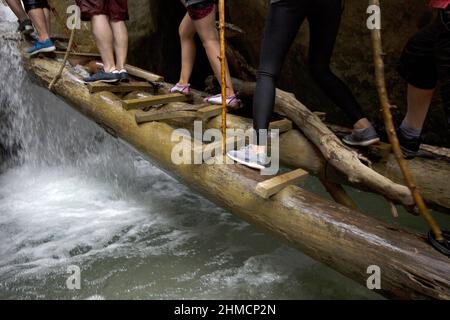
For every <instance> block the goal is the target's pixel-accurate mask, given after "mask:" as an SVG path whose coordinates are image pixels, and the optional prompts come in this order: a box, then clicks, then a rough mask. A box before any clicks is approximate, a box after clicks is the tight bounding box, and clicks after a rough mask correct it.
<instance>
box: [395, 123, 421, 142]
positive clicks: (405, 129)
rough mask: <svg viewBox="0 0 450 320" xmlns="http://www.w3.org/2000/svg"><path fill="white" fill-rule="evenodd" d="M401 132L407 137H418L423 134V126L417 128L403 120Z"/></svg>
mask: <svg viewBox="0 0 450 320" xmlns="http://www.w3.org/2000/svg"><path fill="white" fill-rule="evenodd" d="M400 132H401V133H402V135H403V136H404V137H405V138H408V139H418V138H420V135H421V134H422V128H415V127H413V126H410V125H409V124H407V123H406V122H405V121H403V122H402V124H401V125H400Z"/></svg>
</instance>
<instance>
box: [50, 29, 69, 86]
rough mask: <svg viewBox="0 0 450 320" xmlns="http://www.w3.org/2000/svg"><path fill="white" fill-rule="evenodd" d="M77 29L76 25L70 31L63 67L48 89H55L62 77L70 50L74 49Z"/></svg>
mask: <svg viewBox="0 0 450 320" xmlns="http://www.w3.org/2000/svg"><path fill="white" fill-rule="evenodd" d="M75 29H76V28H75V27H74V28H73V29H72V31H71V32H70V39H69V44H68V45H67V50H66V54H65V56H64V59H63V62H62V64H61V68H60V69H59V71H58V73H57V74H56V75H55V77H54V78H53V80H52V81H51V82H50V84H49V85H48V90H50V91H53V87H54V86H55V84H56V82H58V80H59V79H60V78H61V75H62V72H63V71H64V67H65V66H66V62H67V60H68V59H69V55H70V51H71V50H72V46H73V41H74V38H75Z"/></svg>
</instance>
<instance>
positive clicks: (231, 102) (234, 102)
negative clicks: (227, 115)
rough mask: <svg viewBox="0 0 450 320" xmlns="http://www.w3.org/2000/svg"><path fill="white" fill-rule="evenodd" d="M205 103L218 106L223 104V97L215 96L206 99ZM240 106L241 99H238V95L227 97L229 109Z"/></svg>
mask: <svg viewBox="0 0 450 320" xmlns="http://www.w3.org/2000/svg"><path fill="white" fill-rule="evenodd" d="M205 102H208V103H211V104H216V105H221V104H222V95H221V94H217V95H215V96H212V97H208V98H206V99H205ZM239 104H240V101H239V99H238V98H237V97H236V95H232V96H229V97H227V107H229V108H237V107H238V106H239Z"/></svg>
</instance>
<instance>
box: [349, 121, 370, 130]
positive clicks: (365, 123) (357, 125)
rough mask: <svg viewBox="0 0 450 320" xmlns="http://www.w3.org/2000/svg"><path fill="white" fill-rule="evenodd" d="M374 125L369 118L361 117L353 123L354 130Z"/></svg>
mask: <svg viewBox="0 0 450 320" xmlns="http://www.w3.org/2000/svg"><path fill="white" fill-rule="evenodd" d="M370 127H372V124H371V123H370V121H369V120H368V119H367V118H363V119H360V120H359V121H357V122H356V123H355V124H354V125H353V129H354V130H364V129H368V128H370Z"/></svg>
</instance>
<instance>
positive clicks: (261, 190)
mask: <svg viewBox="0 0 450 320" xmlns="http://www.w3.org/2000/svg"><path fill="white" fill-rule="evenodd" d="M307 176H308V172H306V171H305V170H302V169H297V170H294V171H291V172H288V173H285V174H282V175H279V176H276V177H274V178H272V179H269V180H266V181H263V182H260V183H258V184H257V185H256V188H255V191H256V194H258V195H259V196H260V197H262V198H264V199H269V198H270V197H271V196H273V195H274V194H277V193H278V192H280V191H281V190H283V189H284V188H286V187H287V186H290V185H293V184H297V183H299V182H300V181H301V180H302V179H304V178H305V177H307Z"/></svg>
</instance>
